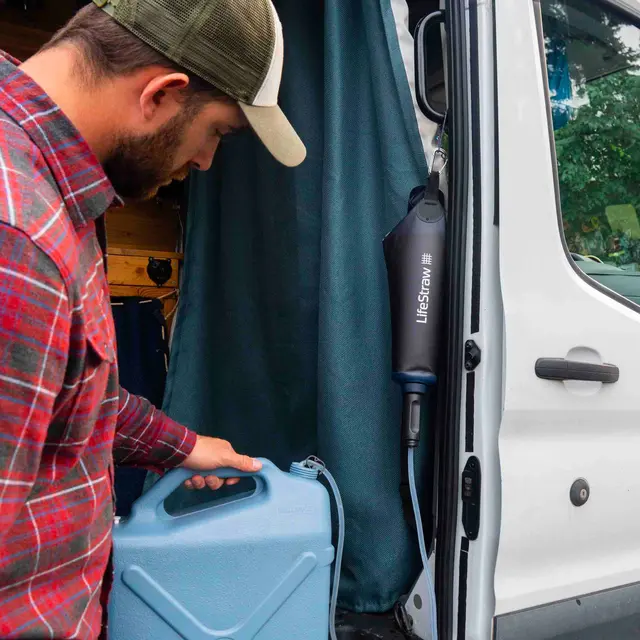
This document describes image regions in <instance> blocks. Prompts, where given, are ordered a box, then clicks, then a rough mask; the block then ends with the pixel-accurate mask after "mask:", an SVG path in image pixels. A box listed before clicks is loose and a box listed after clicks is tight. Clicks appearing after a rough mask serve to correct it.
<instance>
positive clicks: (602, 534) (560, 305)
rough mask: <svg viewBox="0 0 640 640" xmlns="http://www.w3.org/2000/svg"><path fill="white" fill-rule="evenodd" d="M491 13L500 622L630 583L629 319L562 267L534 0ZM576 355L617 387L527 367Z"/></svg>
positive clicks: (639, 571) (637, 521)
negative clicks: (500, 356) (496, 174)
mask: <svg viewBox="0 0 640 640" xmlns="http://www.w3.org/2000/svg"><path fill="white" fill-rule="evenodd" d="M634 4H635V5H637V4H638V3H637V2H634ZM496 10H497V38H498V94H499V98H498V101H499V110H500V122H499V129H500V185H499V188H500V278H501V285H502V294H503V301H504V325H505V351H504V356H505V360H504V363H505V364H504V366H505V369H504V374H505V387H504V414H503V418H502V423H501V427H500V440H499V442H500V460H501V472H502V517H501V531H500V543H499V552H498V559H497V567H496V573H495V594H496V614H503V613H507V612H512V611H516V610H520V609H525V608H528V607H534V606H537V605H542V604H545V603H550V602H554V601H557V600H562V599H566V598H573V597H577V596H580V595H583V594H587V593H590V592H594V591H600V590H603V589H608V588H611V587H616V586H619V585H623V584H627V583H631V582H637V581H640V510H638V509H637V504H638V502H639V501H640V474H639V473H638V472H637V469H638V465H639V462H638V461H639V459H640V393H639V385H640V358H639V355H640V314H638V313H636V312H635V311H633V310H631V309H628V308H626V307H625V306H623V305H622V304H620V303H618V302H616V301H615V300H613V299H611V298H609V297H608V296H606V295H604V294H601V293H599V292H598V291H597V290H596V289H595V288H593V287H592V286H590V284H588V283H587V282H585V281H583V280H582V279H580V278H579V276H578V275H577V274H576V273H575V272H574V271H573V269H572V268H571V267H570V265H569V261H568V258H567V256H566V254H565V252H564V250H563V247H562V244H561V237H560V230H559V226H558V217H557V215H558V214H557V210H556V198H555V192H554V180H553V171H554V167H553V165H552V156H551V150H550V139H549V125H548V122H547V113H546V109H545V95H544V87H543V65H544V61H543V60H541V56H540V51H539V45H538V40H537V34H536V28H535V19H534V3H531V2H514V1H513V0H496ZM585 349H586V350H589V351H588V353H590V354H597V357H598V358H601V360H602V361H605V362H610V363H613V364H616V365H618V366H619V367H620V381H619V382H618V383H616V384H613V385H600V386H599V388H598V389H595V390H594V389H593V387H591V388H589V389H587V387H586V386H585V388H584V389H583V391H584V393H579V392H577V391H579V385H580V383H578V386H576V385H572V386H571V387H570V386H568V385H565V384H563V383H558V382H549V381H543V380H539V379H538V378H536V376H535V373H534V365H535V362H536V359H537V358H539V357H566V356H567V355H568V354H571V353H574V354H575V353H578V354H579V353H581V350H585ZM576 350H577V351H576ZM587 391H588V393H587ZM580 477H583V478H586V479H587V480H588V482H589V484H590V486H591V498H590V500H589V501H588V502H587V504H586V505H585V506H583V507H581V508H576V507H574V506H573V505H572V504H571V502H570V501H569V489H570V487H571V484H572V483H573V482H574V480H576V479H577V478H580Z"/></svg>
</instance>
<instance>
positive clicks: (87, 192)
mask: <svg viewBox="0 0 640 640" xmlns="http://www.w3.org/2000/svg"><path fill="white" fill-rule="evenodd" d="M18 64H19V63H18V61H16V60H14V59H13V58H10V57H9V56H7V55H6V54H2V53H1V52H0V637H1V638H54V639H56V640H60V639H62V638H85V639H91V640H93V639H95V638H98V637H99V636H100V635H101V633H102V632H103V630H104V605H105V602H106V596H107V594H108V590H109V582H110V576H109V575H106V578H105V574H108V573H109V570H108V566H109V558H110V554H111V527H112V522H113V463H114V459H115V461H116V462H117V463H118V464H129V465H138V466H144V467H146V468H150V469H154V470H162V469H167V468H170V467H172V466H176V465H178V464H179V463H181V462H182V461H183V460H184V459H185V458H186V457H187V456H188V454H189V453H190V452H191V450H192V449H193V446H194V444H195V438H196V436H195V434H194V433H192V432H190V431H188V430H187V429H185V428H184V427H181V426H179V425H178V424H176V423H175V422H173V421H171V420H170V419H169V418H167V417H166V416H165V415H163V414H162V413H161V412H160V411H158V410H157V409H155V408H154V407H152V406H151V405H150V404H149V403H148V402H147V401H146V400H144V399H142V398H138V397H135V396H132V395H130V394H128V393H127V392H126V391H124V390H123V389H121V388H120V386H119V384H118V367H117V362H116V346H115V333H114V325H113V318H112V315H111V306H110V302H109V293H108V286H107V280H106V276H105V270H104V253H103V250H102V248H101V243H100V242H99V232H100V231H101V229H102V225H103V224H104V222H103V217H102V216H103V215H104V213H105V211H106V209H107V208H108V207H109V206H110V205H111V204H112V203H114V201H116V195H115V193H114V191H113V188H112V186H111V184H110V182H109V180H108V179H107V177H106V175H105V174H104V172H103V170H102V168H101V166H100V164H99V162H98V160H97V159H96V157H95V156H94V155H93V153H92V151H91V150H90V148H89V147H88V145H87V144H86V142H84V140H83V139H82V138H81V137H80V135H79V133H78V132H77V131H76V129H75V128H74V127H73V125H72V124H71V123H70V122H69V120H68V119H67V118H66V117H65V116H64V115H63V113H62V112H61V111H60V109H59V108H58V107H57V106H56V105H55V104H54V103H53V102H52V101H51V99H50V98H49V97H48V96H47V95H46V94H45V93H44V91H43V90H42V89H41V88H40V87H38V86H37V85H36V84H35V83H34V82H33V81H32V80H31V79H30V78H29V77H28V76H26V75H25V74H24V73H22V72H21V71H20V70H19V69H18V68H17V65H18Z"/></svg>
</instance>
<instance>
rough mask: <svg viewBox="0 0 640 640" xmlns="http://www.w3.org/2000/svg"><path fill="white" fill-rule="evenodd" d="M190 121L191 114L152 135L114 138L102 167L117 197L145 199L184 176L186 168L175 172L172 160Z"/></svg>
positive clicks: (177, 118) (184, 115)
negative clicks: (114, 142) (115, 141)
mask: <svg viewBox="0 0 640 640" xmlns="http://www.w3.org/2000/svg"><path fill="white" fill-rule="evenodd" d="M190 119H191V114H189V116H188V117H187V114H186V113H183V114H179V115H177V116H175V117H174V118H173V119H172V120H170V121H169V122H168V123H167V124H166V125H164V126H163V127H162V129H160V130H159V131H157V132H156V133H154V134H152V135H148V136H142V137H133V136H122V137H120V138H119V139H118V141H117V144H116V145H115V148H114V150H113V151H112V153H111V155H110V156H109V157H108V159H107V160H106V161H105V162H104V165H103V166H104V170H105V173H106V174H107V177H108V178H109V180H111V184H113V187H114V189H115V190H116V193H117V194H118V195H119V196H120V197H122V198H125V199H131V200H148V199H149V198H153V197H154V196H155V195H156V193H157V192H158V189H160V187H163V186H165V185H167V184H169V183H170V182H171V180H172V179H176V180H184V179H185V178H186V177H187V175H188V173H189V167H188V166H185V167H183V168H182V169H179V170H177V171H176V170H175V169H174V161H175V155H176V152H177V150H178V148H179V146H180V142H181V140H182V136H183V133H184V130H185V128H186V127H187V124H188V122H189V120H190Z"/></svg>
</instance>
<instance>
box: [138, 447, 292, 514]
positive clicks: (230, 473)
mask: <svg viewBox="0 0 640 640" xmlns="http://www.w3.org/2000/svg"><path fill="white" fill-rule="evenodd" d="M259 460H260V462H262V469H261V470H260V471H256V472H255V473H245V472H244V471H238V470H237V469H230V468H226V467H225V468H221V469H215V470H212V471H193V470H192V469H185V468H184V467H179V468H177V469H173V470H172V471H169V473H167V474H166V475H164V476H163V477H162V478H160V480H158V482H156V483H155V484H154V485H153V486H152V487H151V489H149V491H147V492H146V493H145V494H143V495H142V496H141V497H140V498H138V499H137V500H136V501H135V502H134V503H133V505H132V507H131V519H141V518H145V519H148V518H149V517H152V518H153V517H157V516H158V515H160V514H165V512H164V501H165V500H166V499H167V498H168V497H169V496H170V495H171V494H172V493H173V492H174V491H175V490H176V489H177V488H178V487H180V486H181V485H182V484H184V483H185V482H186V481H187V480H189V479H191V478H193V476H216V477H217V478H221V479H224V478H255V479H256V481H258V479H260V480H261V481H262V484H264V485H267V486H268V485H269V484H270V477H271V476H272V475H273V473H274V472H279V471H280V470H279V469H278V468H277V467H276V466H275V465H274V464H273V462H270V461H269V460H265V459H264V458H259ZM165 515H166V514H165Z"/></svg>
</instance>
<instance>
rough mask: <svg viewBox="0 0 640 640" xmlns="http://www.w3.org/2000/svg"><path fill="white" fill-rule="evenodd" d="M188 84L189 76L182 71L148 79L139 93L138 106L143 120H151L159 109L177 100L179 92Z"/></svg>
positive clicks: (168, 106) (169, 106)
mask: <svg viewBox="0 0 640 640" xmlns="http://www.w3.org/2000/svg"><path fill="white" fill-rule="evenodd" d="M188 85H189V76H187V75H186V74H184V73H168V74H163V75H159V76H155V77H154V78H152V79H151V80H149V82H148V83H147V84H146V86H145V87H144V89H143V90H142V94H141V95H140V108H141V110H142V115H143V117H144V118H145V120H152V119H153V118H154V117H155V116H156V115H158V112H159V111H162V110H165V109H167V108H171V107H172V105H173V104H174V103H177V102H179V95H178V94H179V92H180V91H182V90H183V89H185V88H186V87H187V86H188Z"/></svg>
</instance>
